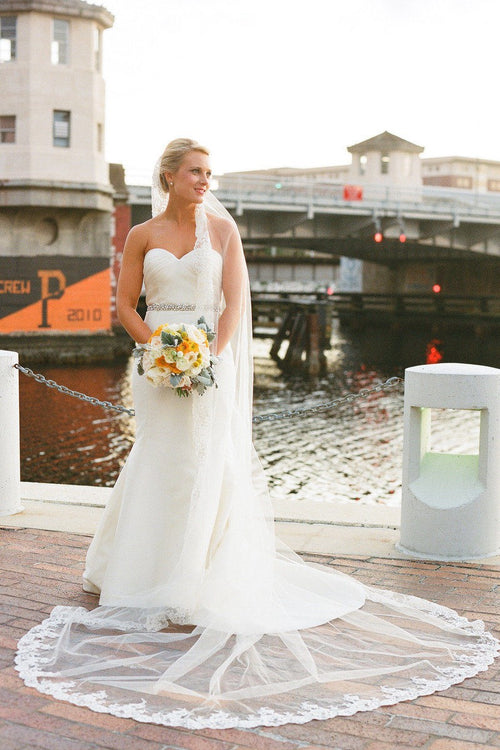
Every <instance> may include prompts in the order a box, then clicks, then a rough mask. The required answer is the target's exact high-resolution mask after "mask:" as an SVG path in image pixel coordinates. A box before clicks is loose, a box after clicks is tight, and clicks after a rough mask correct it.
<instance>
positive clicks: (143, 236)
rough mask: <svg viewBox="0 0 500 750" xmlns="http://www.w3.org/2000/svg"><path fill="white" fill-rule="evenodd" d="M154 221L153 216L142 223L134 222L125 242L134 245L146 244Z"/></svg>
mask: <svg viewBox="0 0 500 750" xmlns="http://www.w3.org/2000/svg"><path fill="white" fill-rule="evenodd" d="M154 222H155V219H154V218H153V219H148V220H147V221H143V222H142V224H134V226H133V227H132V228H131V229H130V231H129V233H128V236H127V242H128V243H129V244H131V243H132V244H134V245H144V246H145V245H147V244H148V241H149V237H150V235H151V230H152V229H153V227H154Z"/></svg>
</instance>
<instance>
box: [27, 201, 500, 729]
mask: <svg viewBox="0 0 500 750" xmlns="http://www.w3.org/2000/svg"><path fill="white" fill-rule="evenodd" d="M223 263H224V258H223V255H221V254H220V253H219V252H217V251H216V250H214V249H213V247H212V244H211V238H210V232H209V225H208V224H207V217H206V214H205V211H204V209H203V208H200V209H197V241H196V245H195V248H194V249H193V250H192V252H190V253H189V254H188V255H185V256H184V257H182V258H181V259H180V260H179V259H177V258H176V257H175V256H173V255H172V254H171V253H170V252H169V251H168V250H166V249H163V248H155V249H152V250H150V251H149V252H148V253H147V254H146V257H145V261H144V280H145V285H146V291H147V302H148V306H149V310H148V313H147V317H146V322H147V323H148V325H149V326H150V328H151V329H152V330H154V329H155V328H156V327H157V326H158V325H159V324H161V323H163V322H167V321H168V322H196V320H197V319H198V317H199V316H200V315H204V316H205V318H206V319H207V321H208V322H210V323H212V324H214V325H215V324H216V322H217V318H218V315H219V308H220V306H221V305H223V304H224V303H223V300H222V299H221V275H222V268H223ZM246 322H247V323H248V311H247V315H246ZM243 328H244V326H240V329H242V330H240V331H239V334H238V337H235V339H234V341H233V346H232V348H231V347H228V348H227V349H226V351H225V352H224V354H223V356H222V359H221V361H220V362H219V363H218V365H217V381H218V387H217V388H216V389H215V388H211V389H209V390H208V391H207V392H206V393H205V394H204V395H203V396H198V395H194V396H191V397H189V398H182V399H181V398H179V397H178V396H176V395H175V394H174V392H173V391H171V390H169V389H166V388H161V387H159V388H155V387H153V386H152V385H151V384H150V383H149V382H148V381H147V380H146V378H145V377H141V376H139V375H138V374H137V372H134V375H133V389H134V401H135V408H136V422H137V431H136V443H135V445H134V447H133V449H132V451H131V453H130V456H129V458H128V460H127V462H126V464H125V466H124V468H123V470H122V472H121V474H120V477H119V479H118V481H117V484H116V486H115V489H114V492H113V493H112V496H111V499H110V502H109V504H108V506H107V508H106V511H105V514H104V517H103V519H102V522H101V524H100V526H99V529H98V531H97V533H96V535H95V538H94V540H93V542H92V544H91V546H90V548H89V552H88V555H87V565H86V570H85V579H86V580H87V582H90V583H91V584H93V585H94V586H95V587H96V589H98V590H100V592H101V596H100V601H99V606H98V607H97V608H96V609H94V610H93V611H90V612H89V611H87V610H85V609H84V608H81V607H56V608H55V609H54V610H53V612H52V613H51V615H50V617H49V618H48V619H47V620H45V621H44V622H43V623H41V624H40V625H38V626H36V627H35V628H33V629H32V630H31V631H30V632H29V633H27V634H26V635H25V636H24V637H23V638H22V639H21V641H20V642H19V650H18V655H17V668H18V670H19V672H20V674H21V676H22V678H23V679H24V680H25V682H26V684H28V685H30V686H32V687H35V688H37V689H38V690H40V691H41V692H44V693H49V694H51V695H53V696H55V697H56V698H61V699H64V700H68V701H70V702H72V703H75V704H77V705H82V706H88V707H89V708H91V709H93V710H95V711H101V712H108V713H111V714H114V715H116V716H122V717H132V718H134V719H136V720H138V721H146V722H154V723H157V724H165V725H173V726H183V727H189V728H194V729H195V728H201V727H214V728H225V727H234V726H239V727H254V726H257V725H279V724H284V723H288V722H296V723H302V722H306V721H309V720H311V719H324V718H329V717H332V716H336V715H339V714H343V715H347V714H352V713H355V712H356V711H363V710H369V709H373V708H376V707H378V706H380V705H384V704H392V703H395V702H397V701H401V700H406V699H411V698H415V697H417V696H419V695H425V694H429V693H432V692H434V691H435V690H441V689H444V688H447V687H448V686H450V685H452V684H454V683H457V682H460V681H462V680H463V679H464V678H466V677H468V676H472V675H474V674H477V673H478V672H479V671H481V670H484V669H486V668H487V666H488V664H489V663H491V662H492V660H493V659H494V657H495V655H496V653H497V652H498V642H497V641H496V640H495V639H494V638H493V637H492V636H491V635H490V634H488V633H485V632H484V627H483V623H482V622H480V621H475V622H469V621H467V620H466V619H464V618H462V617H460V616H459V615H458V614H457V613H456V612H453V611H452V610H449V609H445V608H443V607H440V606H438V605H435V604H432V603H430V602H427V601H424V600H422V599H417V598H414V597H409V596H404V595H400V594H396V593H393V592H389V591H384V590H380V589H375V588H370V587H367V586H364V585H362V584H361V583H359V582H357V581H356V580H355V579H353V578H351V577H349V576H346V575H344V574H342V573H339V572H335V571H334V570H332V569H330V568H327V567H325V566H321V565H316V564H306V563H304V562H303V561H302V559H301V558H300V557H299V556H298V555H296V554H295V553H294V552H293V551H292V550H291V549H289V548H288V547H286V546H285V545H284V544H282V543H281V542H279V540H277V539H275V536H274V527H273V521H272V506H271V503H270V500H269V497H268V494H267V488H266V484H265V481H264V477H263V473H262V470H261V468H260V465H259V463H258V460H257V459H256V456H255V454H254V453H253V452H252V446H251V434H250V430H251V421H250V416H251V412H250V408H251V407H250V406H249V405H248V404H249V398H248V395H249V394H248V390H249V388H251V380H249V381H248V382H247V380H245V378H244V376H243V375H242V373H241V369H242V368H241V366H240V362H241V358H242V356H247V355H243V354H242V352H243V350H245V349H248V345H249V342H248V341H247V340H246V339H245V337H246V338H248V327H247V331H246V333H245V331H244V330H243ZM332 492H334V488H333V489H332ZM334 552H335V550H332V553H334Z"/></svg>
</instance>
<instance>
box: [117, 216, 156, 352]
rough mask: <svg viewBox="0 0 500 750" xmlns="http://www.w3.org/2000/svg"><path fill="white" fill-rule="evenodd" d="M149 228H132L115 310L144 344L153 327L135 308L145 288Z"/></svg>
mask: <svg viewBox="0 0 500 750" xmlns="http://www.w3.org/2000/svg"><path fill="white" fill-rule="evenodd" d="M146 246H147V231H146V229H145V228H144V226H143V225H138V226H136V227H132V229H131V230H130V232H129V233H128V236H127V239H126V242H125V247H124V249H123V259H122V266H121V269H120V275H119V277H118V287H117V291H116V311H117V313H118V318H119V319H120V323H121V324H122V326H123V327H124V328H125V330H126V331H127V333H128V334H129V336H131V337H132V338H133V339H134V341H137V343H138V344H145V343H146V341H147V340H148V339H149V337H150V336H151V330H150V329H149V327H148V326H147V325H146V323H145V322H144V321H143V319H142V318H141V316H140V315H139V313H138V312H137V311H136V307H137V302H138V301H139V296H140V294H141V289H142V277H143V265H144V252H145V249H146Z"/></svg>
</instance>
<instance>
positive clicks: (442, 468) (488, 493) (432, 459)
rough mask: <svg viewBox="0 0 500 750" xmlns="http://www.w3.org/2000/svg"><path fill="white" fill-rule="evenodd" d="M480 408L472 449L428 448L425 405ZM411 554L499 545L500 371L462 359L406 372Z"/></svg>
mask: <svg viewBox="0 0 500 750" xmlns="http://www.w3.org/2000/svg"><path fill="white" fill-rule="evenodd" d="M433 408H434V409H461V410H479V411H480V413H481V415H480V436H479V449H478V453H477V454H476V455H460V454H458V455H457V454H452V453H438V452H433V451H431V450H430V448H431V443H430V438H431V429H432V427H431V419H430V417H431V412H430V409H433ZM396 546H397V548H398V549H400V550H401V551H402V552H405V553H407V554H410V555H412V556H414V557H420V558H424V559H432V560H456V561H460V560H471V559H479V558H483V557H490V556H492V555H495V554H498V552H499V551H500V370H498V369H496V368H494V367H483V366H480V365H466V364H444V363H441V364H436V365H419V366H417V367H410V368H408V369H407V370H406V373H405V402H404V446H403V489H402V499H401V534H400V543H399V544H398V545H396Z"/></svg>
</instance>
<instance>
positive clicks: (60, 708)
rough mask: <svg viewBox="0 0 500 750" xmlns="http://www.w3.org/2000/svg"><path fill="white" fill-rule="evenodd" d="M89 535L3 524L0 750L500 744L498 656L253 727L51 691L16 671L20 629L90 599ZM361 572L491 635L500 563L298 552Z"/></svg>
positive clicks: (447, 749) (461, 747) (382, 748)
mask: <svg viewBox="0 0 500 750" xmlns="http://www.w3.org/2000/svg"><path fill="white" fill-rule="evenodd" d="M89 541H90V538H89V537H88V536H83V535H79V534H70V533H61V532H50V531H38V530H33V529H7V528H3V529H2V528H0V576H1V578H0V748H1V750H28V749H29V750H39V749H40V750H106V749H107V748H109V749H110V750H111V749H112V750H167V749H168V750H181V749H185V750H238V748H242V749H243V748H253V750H320V749H321V748H330V749H331V750H396V748H397V750H417V749H418V750H479V749H481V750H484V748H492V749H493V748H500V660H497V662H496V663H495V664H494V665H493V666H492V667H491V668H490V669H489V670H488V671H487V672H483V673H482V674H480V675H479V676H478V677H475V678H471V679H469V680H466V681H465V682H463V683H462V684H461V685H457V686H455V687H453V688H450V689H449V690H446V691H443V692H441V693H436V694H434V695H431V696H426V697H422V698H419V699H417V700H414V701H407V702H405V703H399V704H397V705H395V706H388V707H384V708H380V709H378V710H376V711H371V712H365V713H359V714H355V715H354V716H350V717H337V718H335V719H330V720H327V721H311V722H308V723H307V724H302V725H300V724H288V725H285V726H282V727H268V728H266V727H258V728H256V729H253V730H244V731H243V730H238V729H224V730H212V729H204V730H198V731H188V730H183V729H174V728H170V727H160V726H156V725H153V724H140V723H138V722H135V721H133V720H130V719H119V718H116V717H114V716H109V715H107V714H98V713H95V712H92V711H90V710H88V709H86V708H79V707H77V706H73V705H71V704H69V703H65V702H62V701H56V700H54V699H53V698H51V697H49V696H44V695H41V694H40V693H38V692H37V691H35V690H33V689H31V688H27V687H25V686H24V684H23V683H22V681H21V680H20V679H19V677H18V676H17V672H16V671H15V670H14V668H13V666H12V664H13V657H14V653H15V649H16V643H17V640H18V638H19V637H20V636H21V635H23V634H24V633H25V632H26V630H28V629H29V628H30V627H31V626H32V625H35V624H37V623H39V622H40V621H41V620H42V619H43V618H44V617H45V616H46V615H47V614H48V613H49V612H50V610H51V609H52V607H53V606H54V605H56V604H65V605H68V604H71V605H81V606H85V607H87V608H91V607H93V606H95V603H96V599H95V597H92V596H90V595H87V594H85V593H83V591H82V589H81V584H80V577H81V573H82V570H83V562H84V556H85V551H86V548H87V546H88V544H89ZM304 557H305V558H306V559H310V560H315V561H319V562H323V563H325V564H328V565H332V566H335V567H338V568H340V569H341V570H343V571H345V572H347V573H350V574H353V575H355V576H356V577H357V578H358V579H359V580H360V581H363V582H364V583H367V584H370V585H378V586H381V587H384V588H393V589H395V590H397V591H401V592H403V593H411V594H414V595H416V596H422V597H425V598H430V599H433V600H434V601H436V602H438V603H440V604H444V605H446V606H450V607H453V608H455V609H458V610H459V611H460V612H461V614H465V615H466V616H468V617H471V618H477V617H481V618H482V619H484V620H485V622H486V624H487V626H488V628H489V629H490V630H492V631H493V632H495V631H496V635H497V636H498V635H500V607H499V600H500V597H499V588H500V587H499V584H500V566H494V565H481V566H476V565H474V564H465V563H464V564H462V563H450V564H443V563H434V562H422V561H418V562H413V561H408V560H394V559H387V558H385V559H384V558H374V557H363V556H362V555H360V556H359V557H358V556H356V557H353V556H349V557H347V556H344V557H336V558H335V557H332V556H321V557H320V556H317V555H316V556H313V555H305V556H304Z"/></svg>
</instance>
